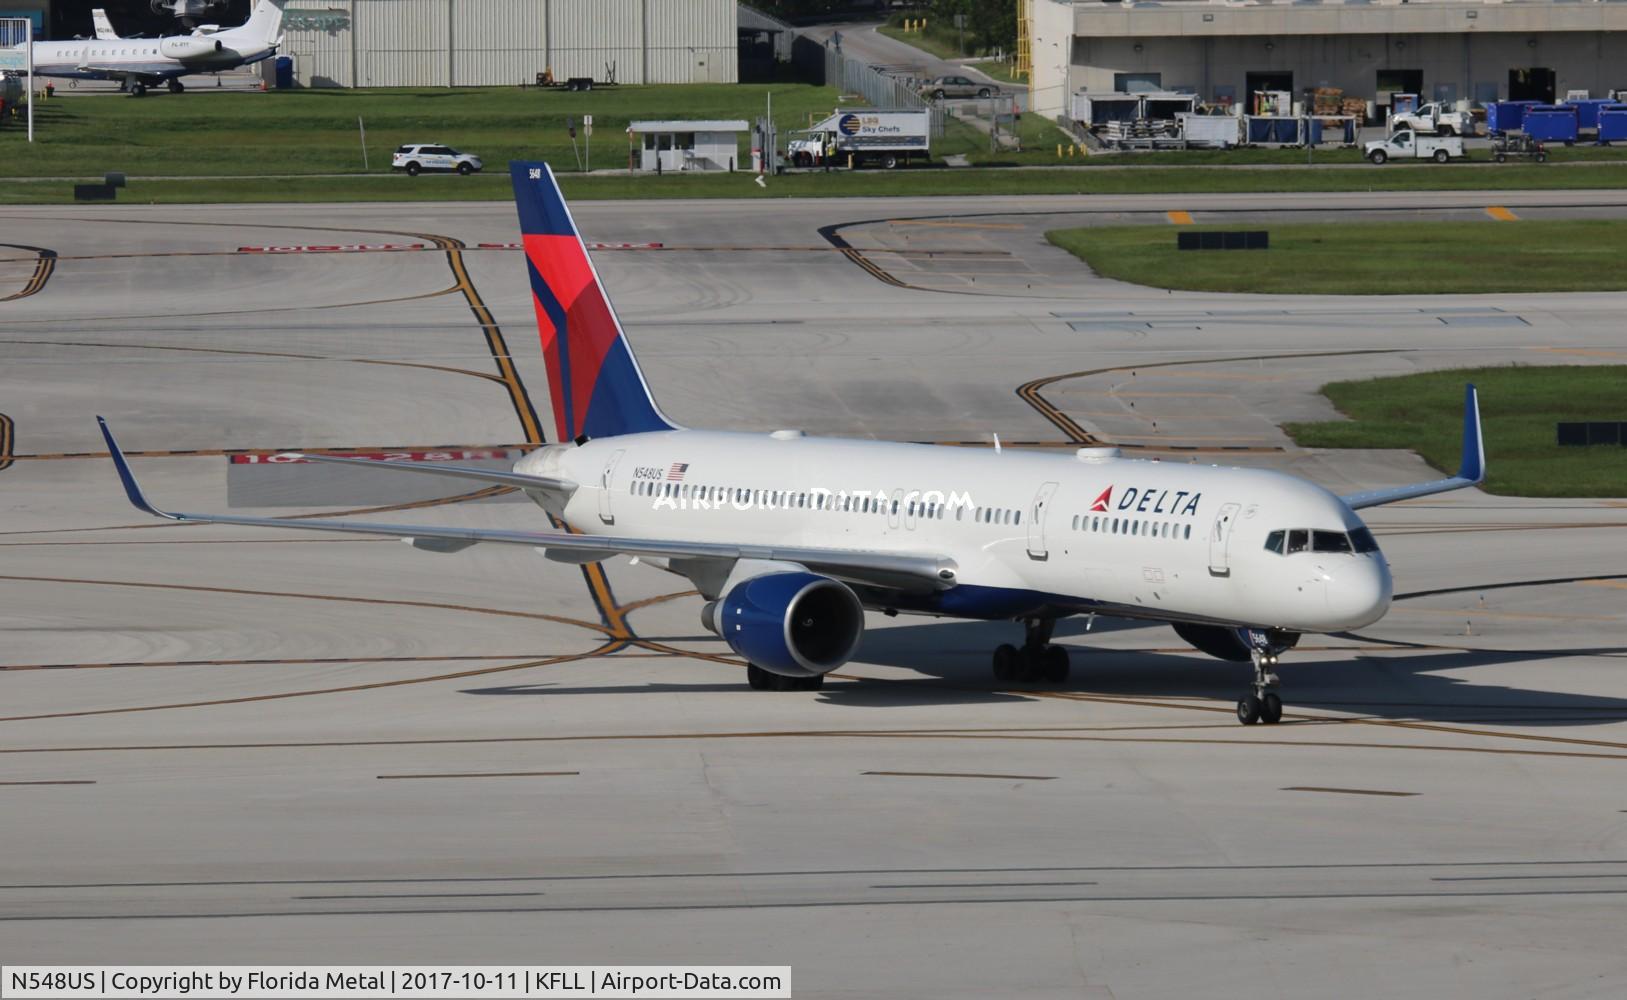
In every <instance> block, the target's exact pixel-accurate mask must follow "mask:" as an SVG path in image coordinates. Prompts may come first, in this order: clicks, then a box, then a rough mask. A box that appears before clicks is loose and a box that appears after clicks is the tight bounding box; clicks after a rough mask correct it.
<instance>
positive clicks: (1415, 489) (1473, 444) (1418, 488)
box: [1339, 385, 1486, 510]
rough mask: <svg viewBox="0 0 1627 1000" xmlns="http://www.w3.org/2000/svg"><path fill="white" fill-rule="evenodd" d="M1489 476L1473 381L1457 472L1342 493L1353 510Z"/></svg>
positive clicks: (1478, 481) (1458, 487)
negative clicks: (1407, 482)
mask: <svg viewBox="0 0 1627 1000" xmlns="http://www.w3.org/2000/svg"><path fill="white" fill-rule="evenodd" d="M1485 479H1486V441H1485V437H1484V436H1483V435H1482V433H1481V429H1480V394H1479V393H1478V392H1477V391H1476V390H1475V387H1474V386H1473V385H1467V386H1464V389H1463V457H1462V459H1461V460H1460V461H1459V462H1458V473H1457V475H1455V476H1448V477H1446V478H1445V479H1435V480H1432V481H1430V482H1427V483H1414V484H1412V485H1411V486H1392V487H1389V488H1387V489H1382V490H1367V491H1365V492H1362V493H1352V494H1350V495H1349V496H1345V497H1340V498H1339V499H1341V500H1343V501H1344V502H1345V503H1346V504H1348V505H1349V507H1350V509H1351V510H1360V509H1361V508H1363V507H1377V506H1379V505H1381V504H1387V503H1395V502H1397V501H1399V500H1411V499H1413V498H1414V497H1427V496H1430V495H1432V494H1435V493H1447V492H1450V491H1452V490H1461V489H1463V488H1465V487H1468V486H1479V485H1480V484H1481V483H1482V482H1484V481H1485Z"/></svg>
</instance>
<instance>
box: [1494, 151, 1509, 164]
mask: <svg viewBox="0 0 1627 1000" xmlns="http://www.w3.org/2000/svg"><path fill="white" fill-rule="evenodd" d="M1492 159H1494V160H1496V161H1497V162H1498V163H1507V162H1508V157H1507V156H1506V155H1504V154H1503V153H1498V154H1497V155H1496V156H1494V157H1492Z"/></svg>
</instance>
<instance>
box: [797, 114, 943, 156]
mask: <svg viewBox="0 0 1627 1000" xmlns="http://www.w3.org/2000/svg"><path fill="white" fill-rule="evenodd" d="M792 136H793V138H792V139H791V142H790V145H789V146H788V147H787V148H786V151H785V155H786V158H787V159H789V160H790V161H791V165H792V166H797V167H816V166H825V165H829V166H847V165H848V164H849V163H851V164H852V165H853V166H855V167H862V166H867V165H870V164H880V165H881V166H883V167H889V168H891V167H896V166H899V165H901V164H904V163H908V162H909V161H910V160H915V159H919V160H925V159H927V158H928V157H929V156H931V155H932V154H931V151H930V145H931V136H932V112H930V111H927V110H924V109H923V110H893V111H883V110H872V109H869V108H863V109H855V110H852V111H844V110H842V109H841V108H837V109H836V111H835V112H833V113H832V114H831V115H830V116H829V117H827V118H826V119H825V120H824V121H821V122H819V123H817V124H815V125H813V126H810V127H809V128H806V129H801V130H798V131H796V132H793V133H792Z"/></svg>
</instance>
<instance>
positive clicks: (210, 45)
mask: <svg viewBox="0 0 1627 1000" xmlns="http://www.w3.org/2000/svg"><path fill="white" fill-rule="evenodd" d="M220 49H221V44H220V39H218V38H198V37H197V36H195V35H177V36H175V37H173V38H160V39H159V40H158V51H159V53H160V54H161V55H164V56H167V57H169V58H170V59H203V58H205V57H206V56H212V55H214V54H215V53H216V52H219V51H220Z"/></svg>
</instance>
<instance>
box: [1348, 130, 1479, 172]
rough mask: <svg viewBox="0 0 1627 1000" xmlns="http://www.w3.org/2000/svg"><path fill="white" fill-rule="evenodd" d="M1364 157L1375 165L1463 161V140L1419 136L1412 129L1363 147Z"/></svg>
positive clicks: (1454, 137) (1376, 140)
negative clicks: (1425, 161)
mask: <svg viewBox="0 0 1627 1000" xmlns="http://www.w3.org/2000/svg"><path fill="white" fill-rule="evenodd" d="M1362 149H1363V153H1362V155H1363V156H1366V157H1367V159H1368V160H1370V161H1371V162H1372V163H1374V164H1381V163H1384V162H1385V161H1387V160H1391V159H1397V160H1434V161H1435V162H1436V163H1445V162H1446V161H1448V160H1461V159H1463V140H1462V139H1460V138H1458V137H1456V136H1434V135H1419V134H1418V133H1416V132H1414V131H1412V130H1411V129H1403V130H1402V131H1400V132H1396V133H1395V134H1393V135H1391V136H1390V137H1389V138H1388V139H1375V140H1373V141H1372V142H1369V143H1368V144H1367V145H1366V146H1364V147H1362Z"/></svg>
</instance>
